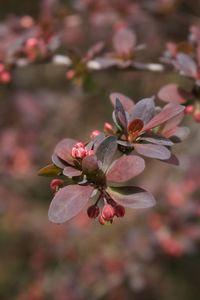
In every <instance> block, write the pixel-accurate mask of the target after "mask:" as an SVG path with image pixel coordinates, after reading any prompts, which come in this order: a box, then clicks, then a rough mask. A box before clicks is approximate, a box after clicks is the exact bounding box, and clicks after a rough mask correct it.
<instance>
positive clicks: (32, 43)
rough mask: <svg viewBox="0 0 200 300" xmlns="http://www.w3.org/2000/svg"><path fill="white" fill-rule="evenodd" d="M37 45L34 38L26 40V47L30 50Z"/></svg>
mask: <svg viewBox="0 0 200 300" xmlns="http://www.w3.org/2000/svg"><path fill="white" fill-rule="evenodd" d="M37 46H38V40H37V39H36V38H30V39H28V40H27V41H26V49H27V50H31V49H33V48H35V47H37Z"/></svg>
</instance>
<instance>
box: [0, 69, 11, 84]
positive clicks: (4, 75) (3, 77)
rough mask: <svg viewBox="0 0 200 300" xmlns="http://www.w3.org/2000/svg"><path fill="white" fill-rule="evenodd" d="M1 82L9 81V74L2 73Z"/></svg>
mask: <svg viewBox="0 0 200 300" xmlns="http://www.w3.org/2000/svg"><path fill="white" fill-rule="evenodd" d="M0 79H1V82H3V83H8V82H9V81H10V80H11V75H10V73H9V72H7V71H4V72H2V73H1V75H0Z"/></svg>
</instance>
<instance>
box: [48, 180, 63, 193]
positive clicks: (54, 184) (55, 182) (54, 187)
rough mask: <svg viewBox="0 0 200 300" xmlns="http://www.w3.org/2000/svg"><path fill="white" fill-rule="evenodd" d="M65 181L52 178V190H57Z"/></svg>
mask: <svg viewBox="0 0 200 300" xmlns="http://www.w3.org/2000/svg"><path fill="white" fill-rule="evenodd" d="M62 183H63V181H62V180H61V179H53V180H51V183H50V187H51V189H52V190H54V191H57V190H58V188H59V187H60V186H61V185H62Z"/></svg>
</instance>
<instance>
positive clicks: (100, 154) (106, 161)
mask: <svg viewBox="0 0 200 300" xmlns="http://www.w3.org/2000/svg"><path fill="white" fill-rule="evenodd" d="M116 151H117V138H116V137H114V136H109V137H107V138H105V139H104V140H103V142H102V143H101V144H100V145H99V146H98V148H97V150H96V156H97V160H98V161H101V162H102V171H106V170H107V169H108V167H109V166H110V164H111V162H112V161H113V159H114V156H115V154H116Z"/></svg>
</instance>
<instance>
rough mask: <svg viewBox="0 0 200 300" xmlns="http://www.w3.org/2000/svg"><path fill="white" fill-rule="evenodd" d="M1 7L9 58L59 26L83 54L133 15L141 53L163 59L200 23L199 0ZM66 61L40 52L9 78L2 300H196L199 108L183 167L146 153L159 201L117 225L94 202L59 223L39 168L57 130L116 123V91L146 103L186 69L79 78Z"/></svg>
mask: <svg viewBox="0 0 200 300" xmlns="http://www.w3.org/2000/svg"><path fill="white" fill-rule="evenodd" d="M0 8H1V9H0V62H1V61H3V60H4V58H5V56H6V54H8V53H12V51H14V50H13V47H14V48H15V47H17V45H18V43H19V41H20V39H21V38H22V37H23V38H24V37H25V36H26V34H27V30H29V28H30V27H31V28H32V29H33V31H34V32H35V31H36V32H38V31H41V30H42V32H43V33H45V34H47V35H48V34H52V32H53V33H55V45H56V46H55V47H57V48H56V49H57V50H58V53H60V54H63V55H65V54H67V53H68V52H67V51H69V49H76V51H78V52H80V53H85V52H86V51H87V49H88V48H89V47H90V46H91V45H93V44H94V43H95V42H97V41H99V40H106V42H107V43H108V45H111V40H112V34H113V29H114V28H115V27H116V26H117V25H118V24H121V23H125V24H127V26H128V27H129V28H130V29H131V30H133V31H134V32H135V34H136V35H137V39H138V43H139V44H146V48H144V49H143V50H142V51H140V52H138V60H139V61H146V62H158V60H159V56H161V54H162V53H163V51H164V49H165V43H166V42H167V41H169V40H170V41H182V40H185V39H187V36H188V31H189V27H190V26H191V25H192V24H196V25H197V26H198V25H200V1H197V0H190V1H187V0H185V1H184V0H177V1H176V0H140V1H139V0H138V1H131V0H123V1H120V0H111V1H105V0H96V1H95V0H74V1H65V0H60V1H56V0H43V1H39V0H37V1H25V0H21V1H17V0H7V1H1V2H0ZM32 29H31V30H32ZM57 37H58V39H59V41H60V40H61V41H62V43H61V45H60V44H59V43H58V45H57V44H56V41H57V39H56V38H57ZM13 45H14V46H13ZM110 48H111V46H110ZM12 63H13V61H12ZM13 64H14V63H13ZM22 65H23V64H22ZM66 71H67V68H66V66H64V65H56V64H52V63H51V62H50V61H49V60H48V59H47V60H46V61H45V63H44V61H42V62H40V61H39V62H38V61H37V62H36V63H30V64H27V65H26V64H25V65H23V66H22V67H17V68H13V70H12V78H11V79H12V80H8V81H9V82H8V83H7V84H1V86H0V176H1V182H0V266H1V267H0V299H1V300H15V299H16V300H86V299H87V300H121V299H125V300H126V299H128V300H129V299H135V300H147V299H148V300H160V299H162V300H175V299H176V300H197V299H198V298H199V295H200V276H199V265H200V243H199V241H200V199H199V197H200V186H199V184H200V155H199V149H200V148H199V140H200V128H199V124H197V123H195V122H194V120H193V119H192V118H191V117H189V116H188V117H186V118H185V120H184V123H185V124H187V125H188V126H189V127H190V129H191V134H190V136H189V138H188V139H187V140H186V141H184V142H183V143H182V145H181V146H176V147H175V149H174V151H175V153H176V154H177V155H178V157H179V159H180V162H181V165H180V166H179V167H175V166H170V165H167V164H165V163H162V162H159V161H156V160H153V161H147V167H146V171H145V172H144V174H142V175H140V176H139V177H138V178H137V183H138V184H139V185H140V186H143V187H145V188H147V189H148V190H149V191H151V192H152V193H153V194H154V195H155V198H156V199H157V206H156V207H153V208H152V209H146V210H136V211H133V210H128V209H127V212H126V216H125V217H124V218H123V219H117V220H114V223H113V224H112V226H101V225H99V224H98V222H97V221H93V220H90V219H88V217H87V215H86V212H85V211H84V212H83V213H82V214H80V215H79V216H77V217H76V218H75V219H73V220H72V221H70V222H68V223H67V224H64V225H55V224H51V223H50V222H49V221H48V218H47V211H48V206H49V204H50V201H51V199H52V197H53V194H52V191H51V190H50V188H49V183H50V179H48V178H42V177H38V176H37V172H38V169H40V168H41V167H43V166H44V165H46V164H48V163H49V162H50V159H51V154H52V152H53V149H54V146H55V145H56V143H57V142H58V141H59V140H60V139H62V138H64V137H71V138H76V139H78V140H81V141H86V140H87V139H88V138H89V136H90V133H91V131H93V130H95V129H99V130H102V129H103V124H104V122H106V121H108V122H110V121H111V113H112V107H111V105H110V101H109V93H110V92H121V93H124V94H126V95H127V96H129V97H130V98H132V99H134V100H135V101H138V100H140V99H142V98H144V97H147V96H152V95H155V94H156V93H157V91H158V89H159V88H160V87H161V86H162V85H164V84H166V83H169V82H172V81H173V82H178V83H182V84H184V79H183V78H180V77H179V76H178V75H177V74H175V73H174V72H164V73H157V72H151V73H150V72H148V71H139V72H137V71H128V70H127V71H125V70H123V71H120V70H107V71H100V72H94V73H93V74H91V75H90V76H88V77H87V80H85V81H84V82H81V83H80V81H70V80H67V78H66ZM186 84H187V83H186ZM157 103H158V104H160V105H162V103H159V102H157Z"/></svg>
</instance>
